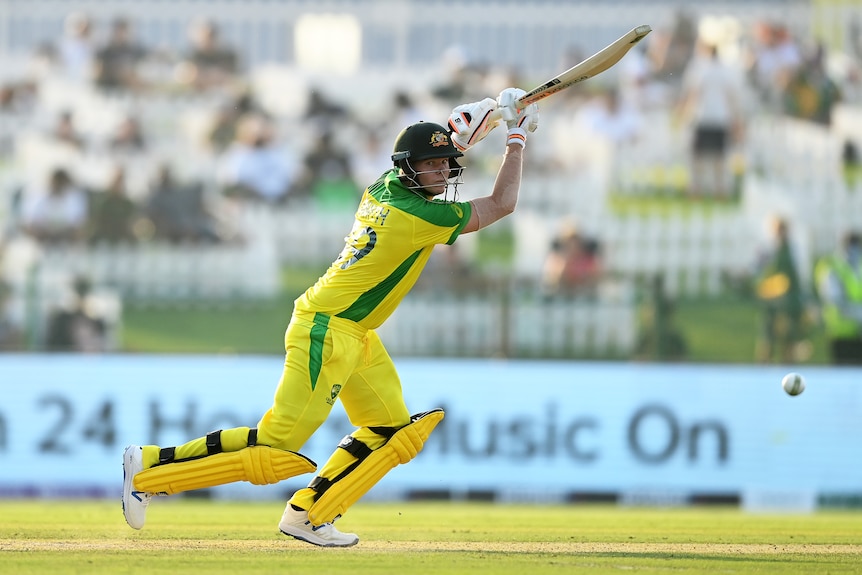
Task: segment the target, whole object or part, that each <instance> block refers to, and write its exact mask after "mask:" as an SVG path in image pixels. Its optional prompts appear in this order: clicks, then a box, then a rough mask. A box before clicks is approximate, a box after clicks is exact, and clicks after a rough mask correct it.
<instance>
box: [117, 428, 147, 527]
mask: <svg viewBox="0 0 862 575" xmlns="http://www.w3.org/2000/svg"><path fill="white" fill-rule="evenodd" d="M143 470H144V459H143V449H141V448H140V447H138V446H137V445H130V446H128V447H127V448H126V450H125V451H124V452H123V515H125V516H126V523H128V524H129V527H131V528H133V529H140V528H142V527H143V526H144V522H145V521H146V520H147V505H149V504H150V499H152V497H153V494H152V493H148V492H146V491H135V486H134V482H133V481H132V479H133V478H134V477H135V475H136V474H137V473H138V472H140V471H143Z"/></svg>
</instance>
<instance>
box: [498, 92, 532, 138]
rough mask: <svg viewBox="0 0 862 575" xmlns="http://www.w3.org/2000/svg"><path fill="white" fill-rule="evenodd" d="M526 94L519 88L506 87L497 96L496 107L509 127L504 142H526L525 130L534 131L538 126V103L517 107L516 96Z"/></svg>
mask: <svg viewBox="0 0 862 575" xmlns="http://www.w3.org/2000/svg"><path fill="white" fill-rule="evenodd" d="M524 94H526V92H525V91H524V90H521V89H520V88H506V89H505V90H503V91H502V92H500V95H499V96H497V109H498V110H499V111H500V115H501V116H502V118H503V120H505V122H506V126H508V128H509V133H508V138H507V140H506V144H518V145H520V146H521V147H523V146H525V145H526V144H527V132H528V131H529V132H535V131H536V128H538V127H539V105H538V104H529V105H528V106H527V107H526V108H523V109H518V107H517V105H516V102H517V101H518V98H520V97H521V96H523V95H524Z"/></svg>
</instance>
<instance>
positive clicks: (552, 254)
mask: <svg viewBox="0 0 862 575" xmlns="http://www.w3.org/2000/svg"><path fill="white" fill-rule="evenodd" d="M602 273H603V270H602V261H601V256H600V253H599V246H598V244H597V243H596V242H595V241H594V240H591V239H588V238H585V237H583V236H582V235H581V234H580V232H578V230H577V229H576V228H575V227H568V228H567V229H565V230H563V232H562V233H560V235H559V236H558V237H557V238H555V239H554V240H553V241H552V242H551V246H550V251H549V252H548V254H547V256H546V257H545V262H544V267H543V272H542V285H543V288H544V292H545V294H546V295H548V296H554V295H563V296H571V295H588V296H594V295H596V290H597V288H598V285H599V282H600V281H601V279H602Z"/></svg>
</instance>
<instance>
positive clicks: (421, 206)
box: [294, 170, 472, 329]
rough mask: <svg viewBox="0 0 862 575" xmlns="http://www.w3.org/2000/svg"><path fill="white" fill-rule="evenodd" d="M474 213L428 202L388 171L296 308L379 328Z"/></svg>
mask: <svg viewBox="0 0 862 575" xmlns="http://www.w3.org/2000/svg"><path fill="white" fill-rule="evenodd" d="M471 211H472V206H471V205H470V203H469V202H454V203H451V202H443V201H440V200H426V199H424V198H422V197H420V196H419V195H418V194H416V193H414V192H412V191H410V190H408V189H407V188H406V187H405V186H404V185H403V184H402V183H401V181H400V180H399V179H398V174H397V172H396V171H395V170H390V171H388V172H386V173H385V174H383V175H382V176H381V177H380V179H378V180H377V181H376V182H375V183H374V184H372V185H371V186H369V187H368V189H366V190H365V192H364V193H363V195H362V200H361V202H360V204H359V208H358V209H357V211H356V220H355V221H354V224H353V229H352V230H351V232H350V235H348V236H347V237H346V238H345V246H344V249H343V250H342V251H341V253H340V254H339V256H338V258H337V259H336V260H335V261H334V262H333V263H332V265H331V266H329V269H328V270H326V273H325V274H324V275H323V276H322V277H321V278H320V279H319V280H317V283H315V284H314V285H313V286H311V287H310V288H309V289H308V290H307V291H306V292H305V293H304V294H303V295H302V296H300V297H299V298H297V300H296V302H295V304H294V305H295V309H296V310H297V311H305V312H317V313H324V314H327V315H330V316H336V317H341V318H345V319H349V320H352V321H355V322H356V323H358V324H359V325H361V326H362V327H364V328H366V329H376V328H378V327H380V325H381V324H382V323H383V322H384V321H385V320H386V318H388V317H389V316H390V315H391V314H392V312H393V311H395V308H396V307H398V304H399V303H400V302H401V300H402V299H403V298H404V296H405V295H407V292H408V291H410V288H412V287H413V284H415V283H416V280H417V279H418V278H419V274H420V273H421V272H422V269H423V268H424V267H425V264H426V263H427V262H428V258H429V257H430V255H431V250H432V249H433V248H434V246H435V245H436V244H451V243H453V242H454V241H455V239H456V238H457V237H458V235H459V234H460V233H461V230H463V229H464V226H465V225H467V222H468V221H469V220H470V215H471Z"/></svg>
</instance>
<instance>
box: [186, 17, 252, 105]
mask: <svg viewBox="0 0 862 575" xmlns="http://www.w3.org/2000/svg"><path fill="white" fill-rule="evenodd" d="M189 37H190V39H191V43H192V46H191V49H190V50H189V52H188V53H187V54H186V55H185V57H184V58H183V61H182V62H181V64H180V68H179V76H180V81H181V82H182V83H183V84H185V85H188V86H191V87H192V88H194V89H195V90H208V89H210V88H215V87H218V86H223V85H226V84H228V83H230V82H231V81H233V80H234V79H235V78H236V76H237V74H238V73H239V59H238V56H237V53H236V50H234V49H233V48H232V47H230V46H227V45H225V44H223V43H222V42H221V38H220V37H219V30H218V27H217V26H216V24H215V22H212V21H209V20H199V21H197V22H194V23H193V24H192V26H191V27H190V28H189Z"/></svg>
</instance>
